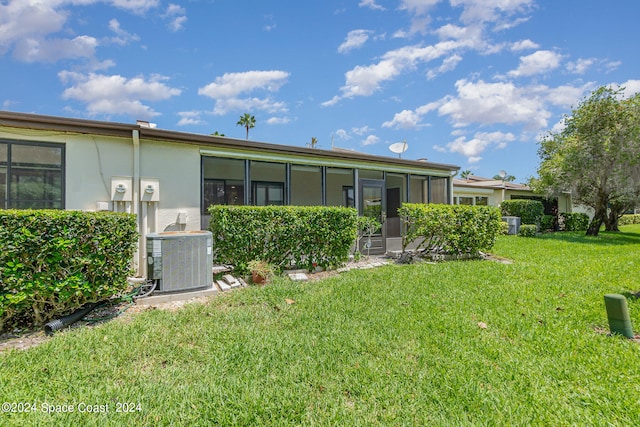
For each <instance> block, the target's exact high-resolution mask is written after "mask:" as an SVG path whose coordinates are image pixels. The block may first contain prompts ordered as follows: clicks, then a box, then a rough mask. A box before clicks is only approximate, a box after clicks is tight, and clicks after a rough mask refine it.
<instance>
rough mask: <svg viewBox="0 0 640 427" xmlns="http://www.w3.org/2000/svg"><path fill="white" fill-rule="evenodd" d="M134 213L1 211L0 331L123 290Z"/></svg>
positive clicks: (132, 243)
mask: <svg viewBox="0 0 640 427" xmlns="http://www.w3.org/2000/svg"><path fill="white" fill-rule="evenodd" d="M136 242H137V232H136V219H135V216H134V215H130V214H123V213H113V212H77V211H60V210H53V211H51V210H35V211H34V210H19V211H15V210H3V211H0V283H1V284H2V288H1V289H0V319H1V320H0V323H2V325H0V329H2V328H7V327H9V326H15V325H20V326H31V325H42V324H44V323H46V322H48V321H49V320H51V319H53V318H55V317H58V316H60V315H63V314H66V313H68V312H70V311H72V310H75V309H77V308H79V307H81V306H83V305H84V304H86V303H87V302H96V301H100V300H103V299H106V298H108V297H110V296H112V295H114V294H117V293H118V292H121V291H122V290H124V289H125V288H126V286H127V282H126V278H127V276H128V275H130V274H131V260H132V258H133V253H134V251H135V248H136Z"/></svg>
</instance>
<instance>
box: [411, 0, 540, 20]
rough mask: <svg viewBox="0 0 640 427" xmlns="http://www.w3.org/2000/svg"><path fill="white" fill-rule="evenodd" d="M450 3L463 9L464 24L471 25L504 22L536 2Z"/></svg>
mask: <svg viewBox="0 0 640 427" xmlns="http://www.w3.org/2000/svg"><path fill="white" fill-rule="evenodd" d="M414 1H417V0H414ZM450 3H451V6H453V7H462V8H463V11H462V14H461V15H460V20H461V21H462V22H464V23H471V22H479V21H481V22H496V21H502V20H504V18H505V17H508V16H511V15H514V14H516V13H522V12H526V11H527V10H530V9H531V8H532V7H533V5H534V3H535V2H534V0H450ZM502 25H504V24H502Z"/></svg>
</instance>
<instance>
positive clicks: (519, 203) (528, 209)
mask: <svg viewBox="0 0 640 427" xmlns="http://www.w3.org/2000/svg"><path fill="white" fill-rule="evenodd" d="M500 210H501V211H502V216H517V217H520V222H521V223H522V224H536V225H538V224H540V221H541V220H542V216H543V215H544V205H543V204H542V202H541V201H539V200H529V199H512V200H505V201H503V202H502V203H501V204H500Z"/></svg>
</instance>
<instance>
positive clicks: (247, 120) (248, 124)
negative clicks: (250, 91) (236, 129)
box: [236, 113, 256, 139]
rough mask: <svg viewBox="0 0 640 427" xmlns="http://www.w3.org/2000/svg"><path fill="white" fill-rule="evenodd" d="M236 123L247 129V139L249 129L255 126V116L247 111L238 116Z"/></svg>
mask: <svg viewBox="0 0 640 427" xmlns="http://www.w3.org/2000/svg"><path fill="white" fill-rule="evenodd" d="M236 125H238V126H244V127H245V129H247V139H249V129H251V128H254V127H255V126H256V118H255V117H254V116H252V115H251V114H249V113H244V116H240V120H238V123H236Z"/></svg>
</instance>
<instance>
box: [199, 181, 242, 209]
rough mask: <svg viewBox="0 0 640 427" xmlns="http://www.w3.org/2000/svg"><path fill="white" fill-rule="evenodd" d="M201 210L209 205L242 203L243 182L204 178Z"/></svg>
mask: <svg viewBox="0 0 640 427" xmlns="http://www.w3.org/2000/svg"><path fill="white" fill-rule="evenodd" d="M203 191H204V194H203V198H204V203H203V204H202V207H203V212H202V213H207V209H208V208H209V206H211V205H242V204H244V182H243V181H235V180H225V179H206V178H205V180H204V190H203Z"/></svg>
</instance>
